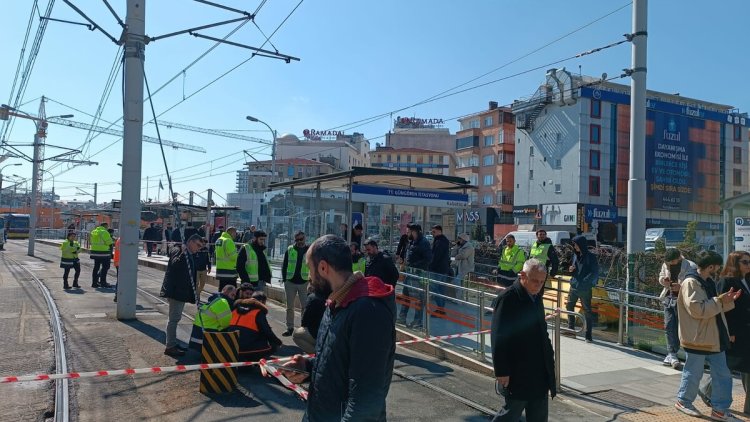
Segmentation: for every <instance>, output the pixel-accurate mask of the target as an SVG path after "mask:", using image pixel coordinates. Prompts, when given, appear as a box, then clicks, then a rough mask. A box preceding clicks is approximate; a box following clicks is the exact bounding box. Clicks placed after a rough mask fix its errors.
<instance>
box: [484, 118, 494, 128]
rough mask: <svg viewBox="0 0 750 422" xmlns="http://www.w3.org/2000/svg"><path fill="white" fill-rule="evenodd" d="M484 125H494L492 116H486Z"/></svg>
mask: <svg viewBox="0 0 750 422" xmlns="http://www.w3.org/2000/svg"><path fill="white" fill-rule="evenodd" d="M484 126H485V127H487V126H492V116H488V117H485V118H484Z"/></svg>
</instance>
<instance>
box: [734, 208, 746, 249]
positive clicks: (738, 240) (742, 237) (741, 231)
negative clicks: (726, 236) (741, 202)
mask: <svg viewBox="0 0 750 422" xmlns="http://www.w3.org/2000/svg"><path fill="white" fill-rule="evenodd" d="M734 250H736V251H746V252H750V218H744V217H737V218H735V219H734Z"/></svg>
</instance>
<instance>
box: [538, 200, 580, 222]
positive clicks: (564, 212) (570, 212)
mask: <svg viewBox="0 0 750 422" xmlns="http://www.w3.org/2000/svg"><path fill="white" fill-rule="evenodd" d="M542 224H543V225H545V226H577V225H578V204H545V205H542Z"/></svg>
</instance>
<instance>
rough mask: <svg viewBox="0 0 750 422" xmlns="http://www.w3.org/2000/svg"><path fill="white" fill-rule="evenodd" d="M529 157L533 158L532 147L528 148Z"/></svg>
mask: <svg viewBox="0 0 750 422" xmlns="http://www.w3.org/2000/svg"><path fill="white" fill-rule="evenodd" d="M529 156H530V157H533V156H534V147H533V146H532V147H529Z"/></svg>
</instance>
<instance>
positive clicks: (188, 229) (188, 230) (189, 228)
mask: <svg viewBox="0 0 750 422" xmlns="http://www.w3.org/2000/svg"><path fill="white" fill-rule="evenodd" d="M194 234H198V229H196V228H195V227H193V222H192V221H188V222H187V223H186V224H185V239H190V238H191V237H193V235H194ZM199 236H200V235H199ZM200 237H202V236H200Z"/></svg>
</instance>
